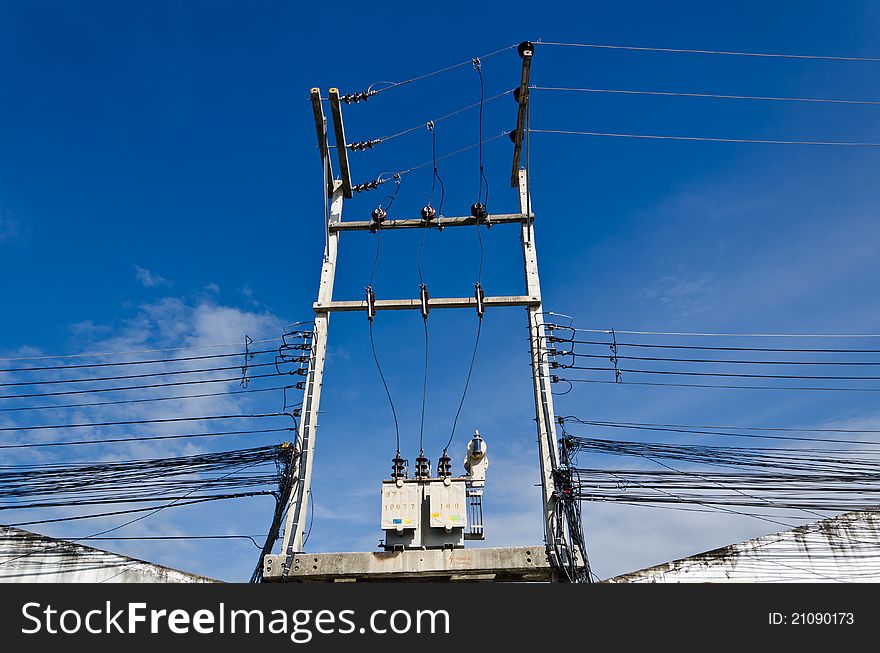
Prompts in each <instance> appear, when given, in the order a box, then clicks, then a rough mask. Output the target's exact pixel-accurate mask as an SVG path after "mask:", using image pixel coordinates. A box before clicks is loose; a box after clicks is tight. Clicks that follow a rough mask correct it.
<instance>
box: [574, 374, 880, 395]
mask: <svg viewBox="0 0 880 653" xmlns="http://www.w3.org/2000/svg"><path fill="white" fill-rule="evenodd" d="M558 380H559V381H565V382H566V383H603V384H605V383H608V384H612V385H618V386H620V385H642V386H653V387H670V388H716V389H723V390H816V391H822V392H880V388H850V387H843V388H830V387H810V386H787V385H732V384H726V385H722V384H708V383H653V382H650V381H604V380H601V379H567V378H562V377H559V379H558Z"/></svg>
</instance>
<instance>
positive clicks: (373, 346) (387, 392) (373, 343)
mask: <svg viewBox="0 0 880 653" xmlns="http://www.w3.org/2000/svg"><path fill="white" fill-rule="evenodd" d="M370 349H371V350H372V352H373V362H375V363H376V369H377V370H378V372H379V378H380V379H381V380H382V387H384V388H385V396H387V397H388V405H389V406H391V416H392V417H393V418H394V437H395V442H396V443H397V451H398V453H399V452H400V426H399V425H398V423H397V411H396V410H395V409H394V400H393V399H392V398H391V391H390V390H389V389H388V382H387V381H386V380H385V374H384V372H382V366H381V365H380V364H379V356H378V355H377V354H376V341H375V340H374V338H373V321H372V320H370Z"/></svg>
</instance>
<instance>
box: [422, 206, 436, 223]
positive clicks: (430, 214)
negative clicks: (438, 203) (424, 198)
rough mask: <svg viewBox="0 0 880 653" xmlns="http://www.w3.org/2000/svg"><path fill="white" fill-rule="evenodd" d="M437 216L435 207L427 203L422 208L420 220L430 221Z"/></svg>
mask: <svg viewBox="0 0 880 653" xmlns="http://www.w3.org/2000/svg"><path fill="white" fill-rule="evenodd" d="M436 216H437V209H435V208H434V207H433V206H431V205H430V204H428V205H427V206H425V207H424V208H423V209H422V220H424V221H425V222H430V221H431V220H433V219H434V218H435V217H436Z"/></svg>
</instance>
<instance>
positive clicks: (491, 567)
mask: <svg viewBox="0 0 880 653" xmlns="http://www.w3.org/2000/svg"><path fill="white" fill-rule="evenodd" d="M532 48H533V46H532V45H531V44H530V43H524V44H521V45H520V49H519V53H520V56H521V57H522V62H523V64H522V76H521V82H520V86H519V87H518V89H517V92H516V100H517V103H518V115H517V126H516V130H515V131H513V132H511V140H512V141H513V143H514V158H513V171H512V177H511V185H512V186H513V187H515V188H518V190H519V209H520V210H519V213H514V214H502V215H486V216H485V217H475V216H464V217H448V218H447V217H443V218H440V217H439V216H438V217H437V219H434V220H433V221H432V219H431V218H427V219H425V218H422V219H402V220H400V219H397V220H391V219H389V220H384V219H383V220H382V221H381V222H377V221H376V220H375V219H374V220H362V221H347V222H346V221H343V220H342V206H343V200H344V199H346V198H351V197H352V194H353V193H352V188H353V187H352V185H351V178H350V167H349V161H348V149H347V147H346V141H345V130H344V127H343V122H342V107H341V104H340V96H339V92H338V91H337V90H336V89H335V88H334V89H330V92H329V99H330V104H331V110H332V115H333V122H334V132H335V134H334V137H335V140H336V148H337V153H338V158H339V167H340V171H341V179H339V180H335V181H334V180H333V173H332V166H331V163H330V150H329V145H328V140H327V121H326V118H325V117H324V112H323V107H322V104H321V96H320V91H319V90H318V89H312V91H311V98H312V106H313V110H314V116H315V126H316V131H317V136H318V147H319V150H320V153H321V162H322V166H323V170H324V174H325V177H326V192H327V197H328V200H329V206H328V207H327V212H326V216H325V218H326V222H327V224H326V228H327V229H326V246H325V250H324V260H323V265H322V268H321V281H320V286H319V289H318V298H317V301H316V302H315V303H314V311H315V327H314V336H313V347H312V355H311V359H310V362H309V370H308V375H307V378H306V383H305V388H304V397H303V404H302V405H303V413H302V426H301V429H300V435H299V440H298V442H297V447H298V449H299V453H300V456H299V459H298V464H297V466H296V469H295V470H294V483H293V485H292V490H291V495H290V497H289V501H288V504H289V505H288V514H287V520H286V524H285V531H284V539H283V543H282V548H281V554H280V555H268V556H266V558H265V560H264V578H265V579H266V580H270V581H271V580H280V581H283V580H292V579H296V580H376V579H379V580H389V579H398V578H412V577H425V576H430V577H436V578H446V579H458V578H467V579H484V580H552V579H555V578H557V577H558V574H557V570H558V569H559V568H560V565H565V564H570V560H572V559H574V560H576V561H577V560H579V559H580V557H579V556H580V552H578V551H576V550H572V549H571V548H570V547H568V546H567V545H566V534H565V529H566V523H565V520H564V518H560V511H559V510H557V503H558V494H557V492H556V488H555V472H556V471H557V469H558V466H559V453H558V449H557V445H556V430H555V417H554V409H553V396H552V394H551V392H550V388H549V384H550V375H549V367H548V361H547V353H546V349H545V348H544V343H545V337H546V333H545V325H544V321H543V314H542V308H541V285H540V280H539V276H538V259H537V252H536V247H535V228H534V215H533V214H532V212H531V200H530V198H529V187H528V186H529V184H528V175H527V171H526V170H523V169H521V166H520V155H521V152H522V146H523V140H524V133H525V132H527V129H528V127H527V125H528V108H529V107H528V101H529V72H530V67H531V58H532V54H533V50H532ZM355 190H357V189H355ZM383 217H384V216H383ZM502 224H519V225H520V240H521V245H522V256H523V266H524V271H525V293H524V294H522V295H506V296H489V295H484V293H483V289H482V288H481V287H479V285H478V287H477V290H476V292H475V294H474V295H473V296H470V297H431V298H427V299H425V298H414V299H375V300H367V299H363V300H348V301H340V300H335V299H333V282H334V278H335V274H336V263H337V256H338V252H339V239H340V236H341V235H342V233H343V232H346V231H376V230H377V229H381V230H382V231H396V230H407V229H416V228H418V229H421V228H434V229H436V228H438V227H442V228H444V229H445V228H449V227H464V226H475V225H485V226H487V227H488V226H490V225H502ZM424 302H427V308H428V309H447V308H465V309H471V310H476V311H478V314H480V315H482V311H484V310H486V309H489V308H492V309H494V308H499V307H512V306H513V307H516V306H518V307H525V309H526V312H527V316H528V326H529V335H530V338H529V340H530V346H531V361H532V379H533V383H534V397H535V420H536V424H537V435H538V459H539V466H540V471H541V488H542V501H543V504H542V510H543V524H544V534H545V542H544V545H541V546H535V547H506V548H495V549H467V550H465V549H460V548H457V549H451V548H448V549H443V550H403V551H385V552H377V553H334V554H309V555H305V554H304V553H303V537H304V530H305V523H306V515H307V508H308V500H309V492H310V486H311V477H312V463H313V456H314V450H315V441H316V429H317V426H318V414H319V406H320V399H321V386H322V383H323V374H324V363H325V355H326V350H327V337H328V328H329V320H330V314H331V313H333V312H336V311H370V314H372V312H374V311H385V310H422V311H423V315H424V314H426V311H425V307H424ZM560 558H562V559H560Z"/></svg>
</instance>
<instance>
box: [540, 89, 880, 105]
mask: <svg viewBox="0 0 880 653" xmlns="http://www.w3.org/2000/svg"><path fill="white" fill-rule="evenodd" d="M529 88H530V89H531V90H533V91H551V92H568V93H599V94H603V93H604V94H611V95H649V96H659V97H684V98H705V99H713V100H756V101H768V102H805V103H813V104H848V105H873V106H876V105H880V100H848V99H840V98H807V97H774V96H766V95H730V94H723V93H687V92H682V91H648V90H637V89H618V88H576V87H565V86H530V87H529Z"/></svg>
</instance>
